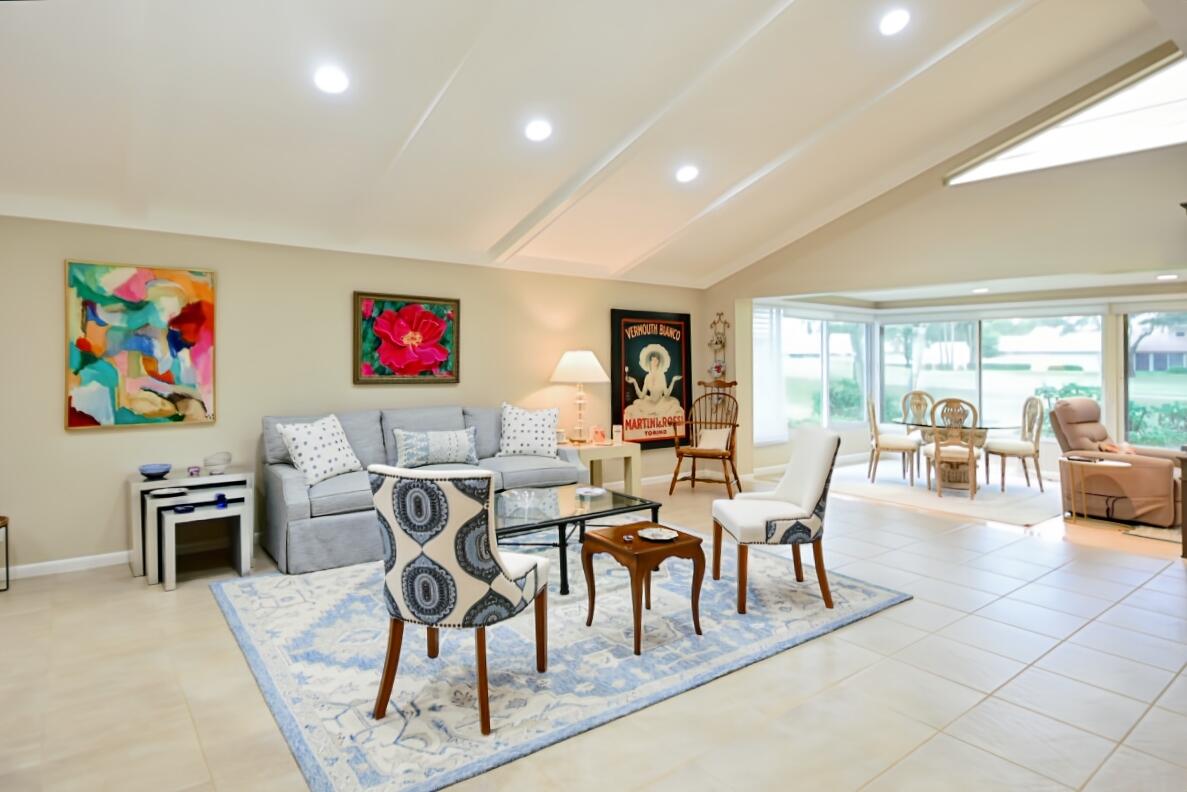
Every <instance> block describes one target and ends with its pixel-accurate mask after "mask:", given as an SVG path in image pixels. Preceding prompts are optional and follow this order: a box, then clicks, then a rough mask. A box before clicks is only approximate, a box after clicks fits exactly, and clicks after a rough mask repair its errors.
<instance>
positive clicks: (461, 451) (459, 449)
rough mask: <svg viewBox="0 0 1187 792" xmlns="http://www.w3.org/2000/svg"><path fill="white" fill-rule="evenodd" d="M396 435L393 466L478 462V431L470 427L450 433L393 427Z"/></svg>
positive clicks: (410, 466) (470, 463) (474, 463)
mask: <svg viewBox="0 0 1187 792" xmlns="http://www.w3.org/2000/svg"><path fill="white" fill-rule="evenodd" d="M392 434H393V435H394V436H395V438H396V467H402V468H418V467H424V466H425V465H444V464H448V463H461V464H463V465H477V464H478V430H477V429H476V428H475V427H473V426H469V427H466V428H465V429H458V430H456V431H449V432H409V431H406V430H404V429H393V430H392Z"/></svg>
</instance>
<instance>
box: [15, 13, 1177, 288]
mask: <svg viewBox="0 0 1187 792" xmlns="http://www.w3.org/2000/svg"><path fill="white" fill-rule="evenodd" d="M896 5H897V6H901V7H903V8H906V9H908V10H909V11H910V12H911V24H910V25H909V26H908V27H907V28H906V29H905V30H904V31H903V32H902V33H900V34H898V35H897V36H893V37H884V36H882V35H880V33H879V32H878V21H879V19H880V18H881V16H882V15H883V14H884V13H885V12H886V11H887V10H888V9H889V8H891V7H894V6H896ZM1167 38H1168V34H1167V33H1166V32H1164V31H1163V30H1161V29H1160V28H1159V27H1158V24H1157V22H1156V21H1155V19H1154V17H1153V16H1151V14H1150V12H1149V10H1148V9H1147V5H1146V4H1145V3H1143V2H1142V0H960V2H953V1H952V0H895V2H890V0H728V1H727V0H598V1H597V2H582V1H579V0H490V1H489V2H482V1H481V0H400V1H399V2H396V1H395V0H338V1H337V2H334V1H332V0H253V2H241V1H239V0H206V1H205V2H189V1H188V0H52V2H6V3H0V108H3V112H2V115H0V214H10V215H18V216H27V217H41V218H50V219H60V220H70V221H78V222H84V223H96V224H103V225H113V226H123V227H131V228H143V229H154V230H163V231H176V232H182V233H191V234H200V235H209V236H218V237H228V238H235V239H246V240H255V241H263V242H276V243H283V244H294V245H302V246H313V247H321V248H328V249H334V250H348V251H360V252H368V253H380V254H388V255H396V256H406V257H413V258H422V259H431V260H441V261H456V262H463V263H472V264H482V265H489V266H495V267H513V268H522V269H537V270H544V271H550V272H559V273H567V274H577V275H593V276H599V277H617V278H623V279H628V280H636V281H643V282H653V283H675V284H680V285H686V286H700V287H703V286H708V285H711V284H712V283H714V282H716V281H718V280H720V279H721V278H723V277H725V276H727V275H729V274H731V273H732V272H735V271H737V270H739V269H741V268H743V267H745V266H747V265H748V264H750V263H752V262H754V261H756V260H757V259H759V258H761V257H763V256H765V255H766V254H769V253H771V252H773V251H774V250H776V249H778V248H779V247H781V246H783V245H786V244H789V243H790V242H792V241H794V240H795V239H797V238H799V237H801V236H803V235H805V234H807V233H809V232H810V231H812V230H813V229H815V228H817V227H819V226H821V225H823V224H825V223H827V222H829V221H831V220H833V219H835V218H836V217H838V216H840V215H841V214H844V213H845V212H847V211H849V210H850V209H853V208H855V207H856V206H858V205H860V204H861V203H864V202H866V201H868V200H870V199H872V198H874V197H876V196H877V195H878V194H880V193H882V192H884V191H886V190H888V189H890V188H892V187H894V186H896V185H898V184H900V183H902V182H903V181H906V180H907V179H909V178H911V177H913V176H915V175H917V174H919V173H921V172H922V171H924V170H927V169H928V168H930V167H933V166H935V165H936V164H938V163H940V162H942V161H944V160H945V159H948V158H950V157H952V156H954V155H955V154H957V153H959V152H960V151H962V150H964V149H965V148H967V147H969V146H971V145H973V144H975V143H977V142H978V141H980V140H982V139H984V138H985V137H987V136H989V135H991V134H993V133H994V132H996V131H998V130H1000V129H1001V128H1003V127H1005V126H1007V125H1009V124H1010V123H1013V122H1016V121H1017V120H1019V119H1020V118H1023V117H1025V116H1027V115H1028V114H1030V113H1032V112H1034V111H1036V110H1038V109H1039V108H1041V107H1043V106H1044V105H1046V104H1047V103H1049V102H1051V101H1054V100H1056V99H1058V98H1059V97H1061V96H1063V95H1064V94H1066V93H1068V92H1070V91H1072V90H1074V89H1076V88H1078V87H1080V86H1081V85H1083V84H1084V83H1086V82H1088V81H1090V80H1092V79H1094V78H1096V77H1099V76H1100V75H1102V74H1104V73H1106V72H1108V71H1110V70H1111V69H1113V68H1115V67H1117V66H1119V65H1121V64H1122V63H1124V62H1125V61H1127V60H1129V59H1131V58H1133V57H1136V56H1137V55H1140V54H1141V53H1143V52H1145V51H1147V50H1149V49H1151V48H1152V47H1154V46H1156V45H1158V44H1160V43H1162V42H1163V41H1164V40H1166V39H1167ZM326 62H332V63H336V64H338V65H340V66H341V67H342V68H343V69H344V70H345V71H346V72H347V73H348V74H349V76H350V80H351V83H350V87H349V89H348V90H347V91H346V92H344V93H341V94H338V95H329V94H325V93H322V92H320V91H318V90H317V89H316V88H315V87H314V85H313V82H312V74H313V72H314V70H315V69H316V68H317V67H318V66H319V65H320V64H323V63H326ZM535 117H546V118H548V119H549V120H550V121H551V123H552V125H553V129H554V133H553V135H552V137H551V138H549V139H548V140H546V141H544V142H541V143H533V142H531V141H529V140H527V139H526V138H525V137H524V134H523V128H524V124H525V123H526V122H527V121H528V120H529V119H531V118H535ZM685 163H695V164H696V165H697V166H698V167H699V169H700V176H699V178H697V179H696V180H694V181H692V182H690V183H687V184H680V183H677V182H676V180H675V179H674V178H673V175H674V172H675V170H676V168H677V167H678V166H680V165H682V164H685ZM83 253H85V251H79V255H82V254H83Z"/></svg>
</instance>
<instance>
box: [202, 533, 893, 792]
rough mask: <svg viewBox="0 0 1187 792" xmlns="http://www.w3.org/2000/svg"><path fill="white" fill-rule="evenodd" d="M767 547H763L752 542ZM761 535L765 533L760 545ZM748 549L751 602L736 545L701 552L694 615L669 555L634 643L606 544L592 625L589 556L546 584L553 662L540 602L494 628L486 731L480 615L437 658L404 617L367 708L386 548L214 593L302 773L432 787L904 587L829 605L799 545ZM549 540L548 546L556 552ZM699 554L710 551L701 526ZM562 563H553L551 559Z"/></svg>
mask: <svg viewBox="0 0 1187 792" xmlns="http://www.w3.org/2000/svg"><path fill="white" fill-rule="evenodd" d="M755 549H756V550H757V549H758V548H755ZM764 549H765V548H764ZM779 549H780V550H781V551H782V552H781V554H780V555H775V554H773V553H767V552H752V553H751V554H750V573H749V575H748V577H749V581H750V586H749V599H748V611H749V612H748V613H747V614H746V615H744V616H742V615H739V614H738V613H737V610H736V591H737V587H736V586H737V584H736V578H735V576H734V571H735V569H734V561H735V558H736V552H735V548H734V547H733V545H732V544H730V545H727V547H726V548H725V552H724V553H723V556H724V557H723V559H722V578H721V580H719V581H714V580H712V579H711V577H710V570H709V567H710V566H711V563H709V564H706V571H705V580H704V584H703V586H702V589H701V628H702V630H703V631H704V635H703V636H698V635H697V634H696V633H695V632H694V631H693V626H692V614H691V612H690V608H689V590H690V588H691V579H692V564H691V562H688V561H684V560H680V559H669V560H668V561H665V562H664V564H663V566H662V567H661V568H660V570H659V571H658V572H655V573H654V574H653V576H652V603H651V604H652V609H651V610H650V611H646V610H645V611H644V612H643V629H644V634H643V654H642V656H640V657H636V656H635V655H634V652H633V646H632V630H631V606H630V584H629V578H628V577H627V574H626V570H625V569H623V568H622V567H620V566H618V565H617V564H616V563H614V562H613V561H612V560H610V559H609V557H608V556H606V555H599V556H596V562H597V563H596V566H595V575H596V578H595V582H596V584H597V609H596V612H595V614H594V623H593V626H592V627H586V626H585V616H586V593H585V583H584V579H583V576H582V573H581V564H580V558H579V555H578V554H577V553H571V554H570V562H571V564H570V566H571V569H572V571H575V573H576V574H575V575H574V580H573V590H572V591H573V593H572V594H570V595H568V596H566V597H562V596H560V595H559V594H558V593H557V582H558V581H556V580H555V579H554V580H553V582H552V585H551V588H550V591H549V609H548V646H549V651H548V671H547V672H546V673H544V674H537V673H536V670H535V650H534V646H535V643H534V641H535V634H534V631H533V617H532V615H531V613H532V611H531V609H530V608H529V609H528V610H526V611H524V613H523V614H522V615H520V616H519V617H517V618H515V619H512V620H510V621H508V622H503V623H500V624H498V625H495V626H493V627H491V628H489V629H488V630H487V666H488V669H489V674H490V711H491V726H492V728H493V733H492V734H491V735H490V736H489V737H483V736H482V734H481V732H480V731H479V725H478V705H477V699H476V697H475V685H476V678H475V673H476V672H475V665H474V636H473V633H472V631H463V630H442V631H441V651H440V656H439V657H438V658H437V659H435V660H430V659H429V658H428V657H426V644H425V640H426V639H425V631H424V630H423V629H421V628H416V627H409V628H408V629H406V630H405V631H404V646H403V652H402V654H401V657H400V665H399V671H398V673H397V675H396V684H395V690H394V692H393V694H392V699H391V704H390V706H389V707H388V714H387V717H386V718H384V719H383V720H382V721H378V722H377V721H375V720H374V719H373V718H372V717H371V712H372V708H373V706H374V703H375V694H376V691H377V688H378V685H379V675H380V669H381V667H382V665H383V656H384V651H385V649H386V645H387V624H388V618H387V611H386V609H385V607H384V604H383V599H382V595H381V591H382V588H381V587H382V572H383V567H382V564H380V563H378V562H377V563H373V564H360V565H358V566H353V567H346V568H343V569H334V570H327V571H324V572H313V573H310V574H305V575H269V576H261V577H256V578H241V579H232V580H227V581H221V582H217V583H214V584H212V588H213V589H214V595H215V597H216V598H217V600H218V603H219V605H220V606H221V607H222V609H223V613H224V614H225V615H226V618H227V622H228V623H229V624H230V626H231V629H232V630H233V631H234V633H235V637H236V638H237V639H238V641H239V645H240V646H241V647H242V649H243V653H244V655H246V657H247V660H248V663H249V664H250V665H251V669H252V671H253V672H254V673H255V677H256V679H257V681H258V682H259V685H260V689H261V690H262V691H263V694H264V698H265V699H266V700H267V702H268V706H269V707H271V709H272V714H273V715H274V716H275V717H276V722H277V723H278V724H279V725H280V729H281V731H282V732H283V733H284V736H285V738H286V739H287V740H288V743H289V746H290V747H291V749H292V751H293V755H294V756H295V757H296V759H297V762H298V764H299V765H300V767H301V770H302V772H303V773H304V774H305V778H306V780H307V781H308V782H309V786H310V788H311V789H313V790H314V791H315V792H322V791H323V790H396V789H401V790H405V789H407V790H425V789H437V788H439V787H442V786H446V785H448V784H451V783H455V782H457V781H460V780H462V779H464V778H468V777H470V776H473V775H477V774H479V773H482V772H485V771H487V770H490V769H492V768H494V767H498V766H499V765H501V764H504V763H506V762H510V761H512V760H513V759H516V758H518V757H521V756H524V755H526V754H529V753H532V752H533V751H538V750H540V749H541V748H544V747H546V746H548V745H551V744H553V743H556V742H559V741H561V740H564V739H566V738H568V737H572V736H573V735H575V734H579V733H581V732H583V731H586V730H588V729H592V728H594V727H596V726H599V725H601V724H603V723H606V722H608V721H611V720H614V719H615V718H619V717H622V716H623V715H626V714H629V713H631V712H634V711H636V710H639V709H642V708H644V707H647V706H649V705H651V704H654V703H656V702H658V701H662V700H664V699H666V698H669V697H671V696H675V695H677V694H679V693H682V692H684V691H686V690H689V689H690V688H693V687H696V686H698V685H702V684H704V683H706V682H708V681H710V680H712V679H715V678H717V677H719V676H722V675H724V674H727V673H729V672H731V671H734V670H736V669H739V668H742V667H743V666H746V665H749V664H751V663H754V662H756V661H758V660H761V659H763V658H766V657H769V656H771V655H773V654H776V653H778V652H781V651H784V650H786V649H789V648H791V647H793V646H796V645H797V644H801V643H803V642H805V641H809V640H811V639H813V638H817V637H819V636H821V635H824V634H826V633H829V632H832V631H833V630H836V629H838V628H840V627H843V626H845V625H846V624H850V623H852V622H854V621H857V620H858V619H862V618H865V617H866V616H869V615H871V614H874V613H877V612H878V611H881V610H884V609H885V608H888V607H890V606H892V605H895V604H897V603H899V602H903V601H904V600H907V599H910V597H909V596H908V595H906V594H902V593H899V592H896V591H891V590H889V589H885V588H882V587H880V586H875V585H873V584H870V583H865V582H862V581H860V580H855V579H853V578H849V577H846V576H844V575H841V574H836V573H834V574H830V575H829V581H830V583H831V588H832V595H833V600H834V604H835V608H834V609H833V610H827V609H825V607H824V603H823V602H822V601H821V599H820V591H819V589H818V588H817V585H816V578H815V572H814V570H813V569H812V568H811V567H810V566H807V567H806V568H805V581H804V582H803V583H796V582H795V576H794V574H793V572H792V565H791V559H790V550H789V549H787V548H779ZM555 552H556V551H555V550H553V551H552V553H553V554H555ZM705 553H706V556H709V554H710V545H709V542H706V543H705ZM551 566H552V569H553V570H554V572H555V570H556V566H557V565H556V563H553V564H552V565H551Z"/></svg>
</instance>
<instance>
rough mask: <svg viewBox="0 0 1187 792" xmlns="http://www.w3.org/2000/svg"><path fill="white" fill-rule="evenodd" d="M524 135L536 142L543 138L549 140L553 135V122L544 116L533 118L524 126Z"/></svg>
mask: <svg viewBox="0 0 1187 792" xmlns="http://www.w3.org/2000/svg"><path fill="white" fill-rule="evenodd" d="M523 134H524V137H526V138H527V139H528V140H531V141H533V142H535V143H539V142H540V141H541V140H548V138H550V137H552V124H550V123H548V121H547V119H544V118H533V119H532V120H531V121H529V122H528V125H527V126H525V127H524V128H523Z"/></svg>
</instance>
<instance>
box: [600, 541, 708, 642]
mask: <svg viewBox="0 0 1187 792" xmlns="http://www.w3.org/2000/svg"><path fill="white" fill-rule="evenodd" d="M663 527H665V526H661V525H659V524H657V523H653V522H637V523H631V524H630V525H615V526H612V527H608V528H592V529H590V530H588V531H586V532H585V542H584V543H583V544H582V547H581V565H582V566H583V567H584V568H585V586H586V589H587V590H588V592H589V615H588V616H587V617H586V619H585V626H586V627H589V626H592V625H593V614H594V572H593V557H594V556H595V555H596V554H598V553H608V554H609V555H611V556H612V557H613V558H614V560H615V561H617V562H618V563H620V564H622V565H623V566H624V567H626V568H627V570H628V571H630V573H631V605H632V610H633V611H634V617H635V654H642V650H641V646H642V639H643V594H644V590H646V594H647V609H648V610H650V609H651V572H652V570H655V569H659V565H660V564H661V563H663V561H664V560H665V559H668V558H687V559H689V560H691V561H692V625H693V627H695V628H696V631H697V635H702V633H701V614H700V601H701V581H702V580H703V579H704V577H705V553H704V551H702V550H701V538H700V537H699V536H693V535H692V534H686V533H684V532H683V531H677V532H676V533H677V534H678V536H677V537H676V538H675V539H673V540H672V541H670V542H650V541H648V540H646V539H643V538H642V537H640V536H639V529H641V528H663ZM627 536H631V537H633V540H632V541H630V542H627V541H625V537H627Z"/></svg>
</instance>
